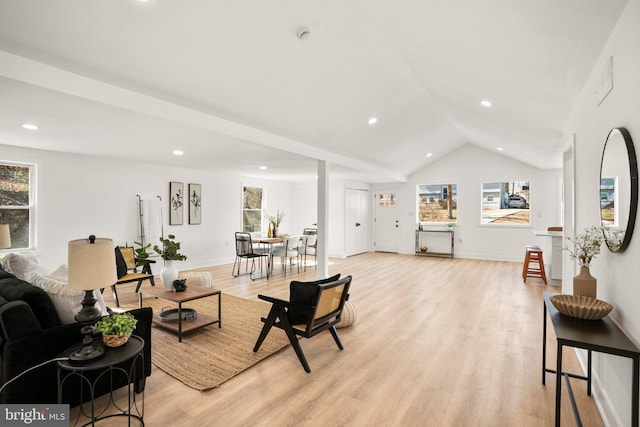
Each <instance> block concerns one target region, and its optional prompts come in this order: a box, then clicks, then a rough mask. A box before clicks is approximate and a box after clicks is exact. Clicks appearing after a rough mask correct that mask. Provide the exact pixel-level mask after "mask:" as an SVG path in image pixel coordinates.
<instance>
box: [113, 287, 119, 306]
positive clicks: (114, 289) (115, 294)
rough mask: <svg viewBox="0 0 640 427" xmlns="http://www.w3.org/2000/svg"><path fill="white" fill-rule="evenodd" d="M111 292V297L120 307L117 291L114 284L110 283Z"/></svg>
mask: <svg viewBox="0 0 640 427" xmlns="http://www.w3.org/2000/svg"><path fill="white" fill-rule="evenodd" d="M111 292H112V293H113V299H114V300H115V301H116V307H120V301H118V292H117V291H116V285H111Z"/></svg>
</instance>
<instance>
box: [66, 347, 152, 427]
mask: <svg viewBox="0 0 640 427" xmlns="http://www.w3.org/2000/svg"><path fill="white" fill-rule="evenodd" d="M94 345H101V344H99V341H98V340H96V342H95V343H94ZM80 347H82V344H78V345H75V346H73V347H70V348H68V349H67V350H65V351H64V353H62V355H61V356H62V357H65V356H68V355H69V354H71V353H72V352H74V351H77V350H78V349H80ZM143 349H144V340H143V339H142V338H140V337H139V336H136V335H132V336H131V337H129V341H127V343H126V344H124V345H122V346H120V347H115V348H111V347H107V348H105V352H104V356H103V357H102V358H100V359H98V360H96V361H93V362H91V363H87V364H83V365H74V364H71V363H70V362H68V361H59V362H58V403H62V389H63V387H64V384H65V381H66V380H67V379H69V378H72V377H74V376H76V377H79V378H80V381H81V382H82V383H84V384H86V385H87V386H88V387H89V390H90V391H91V403H90V405H91V412H90V413H87V412H85V403H81V404H80V412H79V413H78V418H76V421H75V423H76V424H77V423H78V421H79V420H80V416H81V415H84V416H85V417H87V418H90V419H91V421H89V422H87V423H85V424H83V427H84V426H88V425H92V426H93V425H95V423H96V422H97V421H99V420H102V419H106V418H111V417H127V418H128V425H129V426H130V425H131V419H132V418H133V419H137V420H138V421H139V422H140V425H141V426H144V390H143V391H142V393H141V395H142V396H141V398H140V399H137V398H136V393H135V391H133V390H132V388H133V387H134V385H133V384H132V382H131V379H132V378H135V377H136V373H137V372H136V369H137V368H136V365H138V364H137V363H136V362H137V360H138V359H141V362H142V363H140V365H141V367H142V368H141V369H142V375H143V376H144V374H145V372H144V354H143V351H142V350H143ZM127 360H131V368H130V369H129V371H127V370H126V369H123V368H121V367H118V366H116V365H118V364H119V363H122V362H125V361H127ZM89 371H102V372H100V373H99V374H98V376H97V377H96V378H95V380H93V382H92V381H90V380H89V378H87V377H86V376H85V373H86V372H89ZM114 375H124V376H125V378H126V379H127V388H128V397H129V401H128V402H129V403H128V405H129V406H128V407H127V408H120V407H119V406H118V405H117V404H116V402H115V400H114V399H113V389H112V387H113V376H114ZM101 380H102V381H108V382H109V384H110V393H109V401H108V402H107V404H106V405H105V407H104V408H102V409H101V410H100V412H99V413H97V414H96V408H95V398H96V396H95V388H96V385H97V384H98V382H99V381H101ZM132 391H133V393H132ZM80 393H82V388H81V390H80ZM81 401H82V399H81ZM138 403H139V405H138ZM110 405H113V407H114V408H116V409H117V410H118V411H119V413H116V414H109V415H104V416H103V414H104V412H105V411H106V410H107V408H108V407H109V406H110ZM132 408H133V409H135V413H132V411H131V410H132Z"/></svg>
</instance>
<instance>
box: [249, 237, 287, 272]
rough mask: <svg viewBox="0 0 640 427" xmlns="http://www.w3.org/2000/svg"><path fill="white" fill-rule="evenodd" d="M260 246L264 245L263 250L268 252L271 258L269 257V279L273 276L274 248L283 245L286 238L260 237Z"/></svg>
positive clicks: (257, 241) (258, 241) (258, 240)
mask: <svg viewBox="0 0 640 427" xmlns="http://www.w3.org/2000/svg"><path fill="white" fill-rule="evenodd" d="M255 242H256V243H258V244H260V245H264V246H263V248H266V249H267V250H268V253H269V256H268V257H267V279H268V278H269V276H271V274H273V246H274V245H281V244H282V243H283V242H284V237H260V238H258V239H257V240H256V241H255Z"/></svg>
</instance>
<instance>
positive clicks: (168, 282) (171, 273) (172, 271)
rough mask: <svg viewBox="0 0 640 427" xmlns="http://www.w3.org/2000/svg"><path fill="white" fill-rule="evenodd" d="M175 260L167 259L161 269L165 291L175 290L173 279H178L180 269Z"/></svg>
mask: <svg viewBox="0 0 640 427" xmlns="http://www.w3.org/2000/svg"><path fill="white" fill-rule="evenodd" d="M174 262H175V261H169V260H167V261H165V262H164V268H163V269H162V270H160V278H162V286H164V290H165V291H171V290H173V281H174V280H177V279H178V269H177V268H176V267H175V266H174Z"/></svg>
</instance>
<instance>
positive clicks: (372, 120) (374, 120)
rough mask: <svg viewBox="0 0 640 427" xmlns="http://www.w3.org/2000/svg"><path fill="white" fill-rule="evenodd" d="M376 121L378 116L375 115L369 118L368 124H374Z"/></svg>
mask: <svg viewBox="0 0 640 427" xmlns="http://www.w3.org/2000/svg"><path fill="white" fill-rule="evenodd" d="M376 123H378V118H377V117H371V118H370V119H369V124H370V125H375V124H376Z"/></svg>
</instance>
